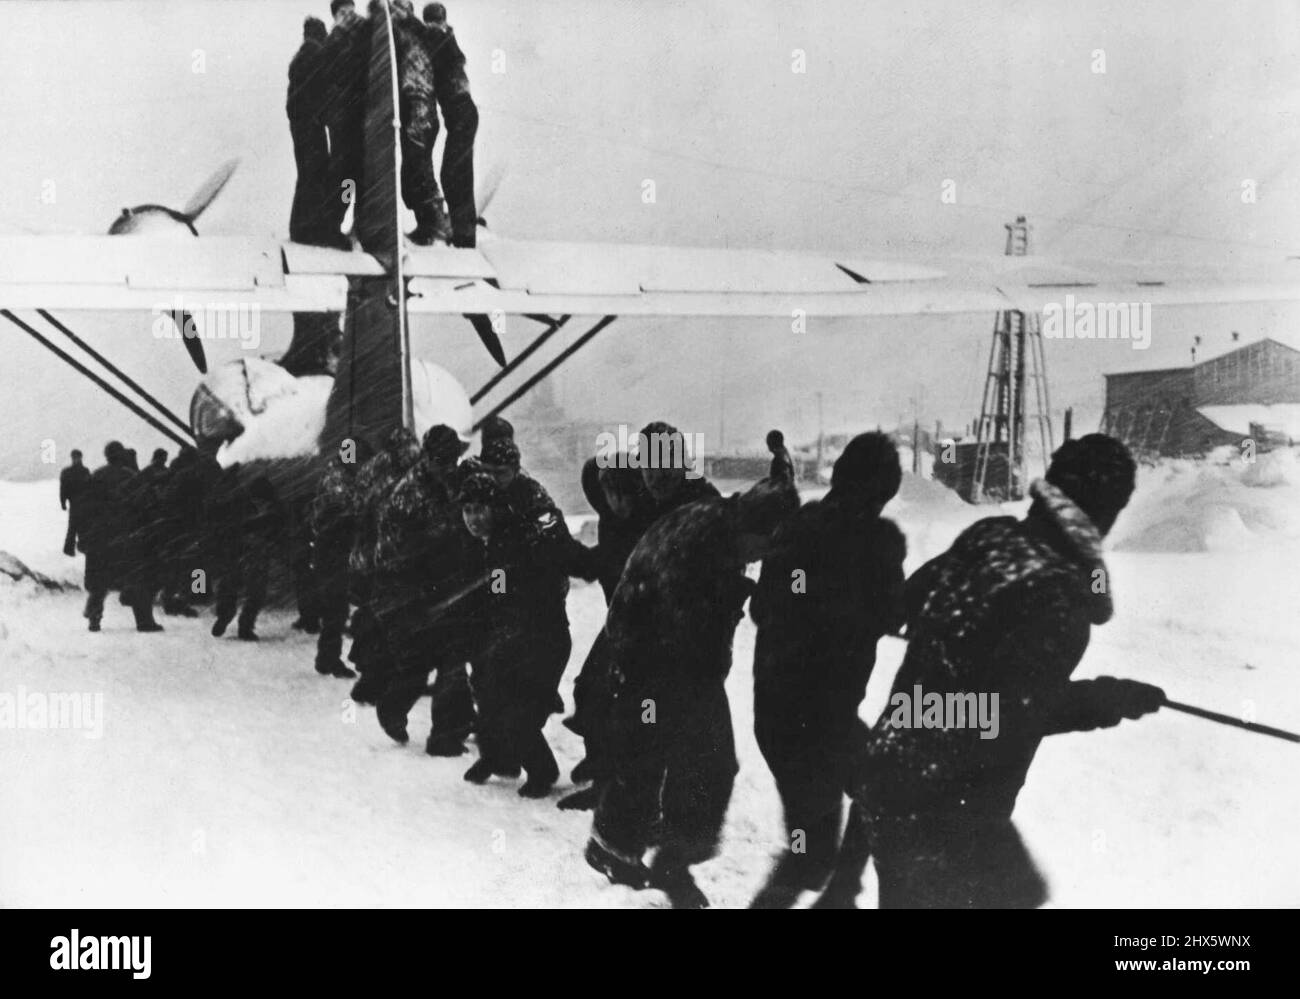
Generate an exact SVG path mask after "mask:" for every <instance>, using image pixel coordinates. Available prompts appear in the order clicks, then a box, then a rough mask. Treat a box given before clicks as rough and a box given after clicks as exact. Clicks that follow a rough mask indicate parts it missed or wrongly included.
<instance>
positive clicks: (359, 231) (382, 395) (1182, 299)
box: [0, 4, 1300, 494]
mask: <svg viewBox="0 0 1300 999" xmlns="http://www.w3.org/2000/svg"><path fill="white" fill-rule="evenodd" d="M378 9H381V10H383V11H385V16H383V17H372V18H371V19H370V20H371V29H370V30H371V31H373V33H374V34H373V38H372V46H371V64H370V68H369V78H368V86H367V95H366V102H367V107H366V109H365V111H366V129H365V173H364V184H363V185H362V191H363V193H362V194H360V195H359V196H358V199H357V202H356V204H355V205H354V211H353V226H352V232H353V240H354V246H353V249H351V250H350V251H349V250H343V249H337V248H328V247H320V246H307V245H302V244H297V243H293V242H276V241H262V240H257V239H250V238H240V237H232V236H216V237H214V236H200V235H199V232H198V227H197V225H196V223H197V221H198V219H199V216H200V215H201V214H202V213H203V211H204V210H205V209H206V208H207V206H208V205H210V204H211V203H212V201H213V199H214V198H216V197H217V196H218V195H219V193H220V191H221V189H222V188H223V187H224V186H225V184H226V182H227V181H228V180H229V179H230V176H231V174H232V173H233V171H234V169H235V165H234V163H233V162H232V163H228V164H225V165H223V166H222V167H221V168H220V169H218V170H217V171H216V173H215V174H214V175H213V176H212V177H211V178H210V179H209V180H208V181H207V182H206V183H204V184H203V185H202V186H201V187H200V189H199V191H197V192H196V193H195V195H194V197H193V198H191V200H190V202H189V203H188V204H187V205H186V206H185V207H184V208H183V209H180V210H174V209H171V208H167V207H165V206H163V205H157V204H150V205H139V206H136V207H134V208H127V209H124V210H123V212H122V214H121V215H120V216H119V217H118V218H117V219H115V220H114V221H113V222H112V224H111V227H110V228H109V231H108V233H107V234H105V235H100V236H80V235H78V236H70V235H16V236H3V237H0V318H3V319H5V320H6V321H7V322H8V323H9V324H10V325H11V326H12V327H14V328H15V329H17V330H21V331H22V332H24V333H26V334H27V335H30V336H33V337H35V338H37V339H38V340H40V341H41V342H42V343H43V344H44V345H45V346H47V347H49V348H50V349H51V350H52V351H53V352H54V353H55V354H56V355H57V356H59V357H60V358H61V359H62V360H64V361H66V362H68V363H71V364H73V365H74V366H76V367H78V369H79V370H82V371H83V373H86V374H87V376H88V377H90V378H91V379H92V380H93V381H95V383H96V384H97V385H98V386H99V387H100V388H102V389H104V390H105V391H108V392H110V393H111V394H113V395H114V397H115V398H117V399H118V400H119V401H121V402H122V403H123V404H124V405H127V406H128V407H130V408H131V409H132V411H133V412H136V413H137V415H139V416H140V417H141V418H142V419H145V420H147V421H148V422H149V423H150V424H151V425H152V426H154V427H155V428H156V429H158V430H159V431H160V432H162V433H164V434H166V435H167V436H169V437H171V438H172V439H173V440H175V441H177V442H178V443H183V444H191V443H196V444H198V445H199V446H200V447H212V448H214V450H215V452H216V454H217V457H218V460H219V461H221V463H222V464H224V465H235V464H238V465H240V467H241V468H244V467H258V468H270V469H272V470H274V471H275V474H274V475H273V476H272V477H273V480H276V481H277V485H279V486H280V487H281V488H282V489H283V490H285V491H286V492H287V493H289V494H293V493H295V492H297V493H298V494H301V492H302V491H303V490H308V489H310V488H311V487H312V484H313V483H314V481H315V478H316V477H317V476H318V475H319V472H320V468H321V466H322V462H323V460H324V458H323V456H326V455H329V454H332V453H334V452H336V450H337V449H338V448H339V447H340V445H341V444H342V443H343V442H344V441H346V440H350V439H352V440H355V439H357V438H365V439H367V440H368V442H369V443H371V444H372V445H374V444H378V443H379V442H380V441H381V440H382V438H383V437H385V436H386V435H387V434H388V432H389V431H391V429H393V428H394V427H397V426H403V425H404V426H406V427H408V428H411V429H412V430H414V431H415V432H416V433H417V434H418V433H422V432H423V431H424V430H425V429H427V428H428V427H430V426H433V425H435V424H439V423H445V424H447V425H449V426H452V427H453V428H455V429H456V430H457V432H458V433H460V434H461V435H462V437H464V438H465V439H466V440H468V439H469V438H470V436H471V435H472V434H473V433H474V431H475V429H476V428H477V426H478V425H479V424H481V423H482V422H483V420H484V419H486V418H487V417H488V416H491V415H493V414H496V413H500V412H502V411H504V410H505V409H506V408H507V407H509V406H510V405H511V404H513V403H514V402H515V401H517V400H518V399H519V398H521V397H522V396H523V395H524V394H526V393H527V392H528V391H529V390H530V389H531V388H532V387H533V386H535V385H536V384H538V383H539V382H540V381H541V380H542V379H544V378H546V377H548V376H550V375H551V374H552V373H553V372H554V371H555V370H557V369H558V368H559V367H560V366H561V365H562V364H564V363H565V362H566V361H567V360H568V359H569V358H571V357H572V356H573V355H574V354H575V353H577V352H578V351H579V350H581V349H582V348H583V347H585V346H586V345H587V344H589V343H590V342H591V341H592V340H593V339H594V338H595V337H596V336H598V335H599V334H601V333H602V332H603V331H604V330H606V329H608V328H609V327H610V326H611V325H612V324H613V323H614V322H615V321H616V320H617V319H618V318H619V317H623V316H641V317H646V316H654V317H674V318H681V319H683V320H687V319H691V318H703V317H754V318H768V319H781V320H784V321H787V322H789V323H790V325H791V329H792V330H794V331H797V330H798V329H799V328H800V326H801V324H806V323H807V322H808V321H809V320H812V319H817V318H828V317H836V318H843V317H880V316H891V315H894V316H899V315H927V314H930V315H935V314H944V313H967V312H970V313H989V312H993V313H996V312H1004V311H1020V312H1024V313H1043V312H1044V311H1045V310H1047V309H1048V308H1051V307H1057V308H1059V303H1060V302H1061V301H1062V299H1063V298H1064V296H1066V295H1072V296H1073V297H1074V298H1075V299H1076V300H1081V299H1084V298H1086V299H1087V300H1090V301H1092V302H1103V301H1104V302H1133V301H1139V302H1143V303H1150V304H1151V305H1165V304H1167V305H1195V304H1214V303H1232V302H1265V301H1295V300H1298V299H1300V258H1298V257H1294V256H1292V257H1287V256H1285V255H1281V254H1279V256H1278V258H1277V259H1276V260H1271V261H1265V262H1263V263H1262V264H1261V263H1260V262H1258V261H1256V262H1252V263H1250V264H1248V265H1247V264H1243V262H1241V261H1234V260H1232V259H1228V260H1226V261H1225V260H1216V261H1207V262H1204V263H1198V264H1188V263H1185V262H1178V263H1167V262H1166V263H1161V262H1153V261H1118V260H1106V261H1067V260H1056V259H1048V258H1044V257H1038V256H1007V255H999V256H988V257H980V258H969V257H967V258H953V259H942V260H920V261H907V260H899V259H892V258H880V257H878V256H875V255H872V254H854V253H850V254H824V255H819V254H815V253H795V252H782V251H772V250H761V249H753V250H745V249H731V248H727V249H705V248H686V247H669V246H650V245H608V244H590V243H571V242H551V241H525V240H515V239H511V238H509V237H507V236H505V235H503V234H501V233H499V232H497V231H496V230H495V228H493V229H489V228H488V227H487V225H486V223H485V222H484V221H483V219H480V223H481V225H480V229H479V234H478V235H479V238H478V240H477V246H475V247H474V248H453V247H450V246H433V247H417V246H414V245H411V244H409V242H408V241H406V240H405V238H404V237H403V234H402V225H401V221H402V219H401V199H400V196H399V195H400V191H399V189H398V178H399V177H400V175H401V174H400V149H399V142H398V129H399V127H400V125H399V122H398V119H397V115H396V113H395V108H396V107H397V77H396V69H395V67H396V58H395V50H394V45H393V29H392V23H391V19H392V12H391V10H388V6H387V4H384V5H382V6H381V7H379V8H378ZM483 204H484V200H483V199H480V202H479V208H480V213H481V214H482V209H483ZM160 302H163V303H170V305H168V307H167V308H165V309H164V310H163V312H164V313H165V317H164V316H163V315H162V314H160V310H159V303H160ZM198 309H203V310H208V311H209V312H213V313H218V314H219V313H222V312H223V311H227V310H228V311H229V313H230V314H231V315H238V314H240V310H245V311H247V310H254V311H256V312H258V313H260V312H268V313H276V312H279V313H292V314H294V315H295V316H304V315H305V316H331V317H342V337H341V340H340V341H339V342H340V344H341V346H340V348H339V350H338V352H337V362H336V364H334V365H331V366H332V367H333V370H332V372H330V371H324V370H322V371H319V372H307V373H303V372H301V371H299V372H297V373H294V372H292V371H290V370H289V369H288V368H286V367H285V366H284V365H283V364H277V363H275V362H272V361H270V360H266V359H261V358H249V359H245V360H238V361H232V362H228V363H226V364H223V365H220V366H219V367H217V368H216V369H214V370H212V371H209V370H208V369H207V363H206V359H205V356H204V351H203V330H201V329H199V326H200V324H199V323H198V321H197V320H196V319H195V317H194V316H195V311H196V310H198ZM79 311H122V312H138V313H141V314H152V315H153V316H154V318H155V320H162V319H164V318H165V321H166V322H168V323H171V324H172V326H173V327H174V330H175V338H176V339H179V340H180V341H181V343H182V344H183V345H184V347H185V349H186V350H187V351H189V353H190V356H191V358H192V359H193V361H194V363H195V366H196V367H197V369H198V371H199V373H200V375H201V380H200V381H199V384H198V386H197V388H196V390H195V394H194V397H193V401H192V403H191V406H190V413H189V420H188V422H187V421H185V420H182V419H180V418H178V417H176V416H175V415H174V414H171V413H170V412H167V411H165V410H163V409H162V407H161V405H160V404H158V403H157V400H156V399H154V398H153V397H152V396H151V395H150V394H149V393H148V392H147V391H146V390H145V389H144V388H143V387H141V386H139V385H138V384H137V383H135V382H134V381H132V380H130V379H129V378H127V377H126V376H125V375H123V374H122V373H121V372H120V371H118V370H117V369H116V368H115V367H114V366H113V365H112V364H111V362H110V361H108V359H106V358H103V357H102V356H101V355H98V354H95V353H94V352H93V351H91V349H90V348H89V345H87V344H86V343H85V342H84V341H83V340H81V339H80V338H79V337H77V335H76V334H75V333H74V332H73V331H72V330H71V328H70V327H69V325H68V323H67V321H66V320H65V319H63V318H58V317H56V315H55V314H56V313H58V314H60V316H64V315H66V314H67V313H76V312H79ZM31 313H34V315H30V314H31ZM430 315H443V316H451V317H456V316H461V317H466V319H467V320H468V323H469V326H470V327H471V328H472V329H474V331H475V332H476V334H477V335H478V336H479V338H480V339H481V340H482V342H483V343H484V345H485V346H486V347H487V348H488V350H489V351H491V352H492V354H493V357H494V358H495V359H496V360H497V362H498V364H499V365H500V367H499V370H498V371H497V372H496V373H495V374H494V375H493V377H492V378H491V379H489V380H488V382H487V383H486V384H485V385H483V386H482V387H481V388H479V389H478V390H477V391H476V392H474V393H473V394H470V393H468V392H467V391H466V390H465V388H464V387H463V386H462V385H461V383H460V382H459V381H458V380H457V379H456V378H455V377H454V376H453V375H452V374H451V373H450V372H448V371H446V370H445V369H443V368H441V367H439V366H438V365H436V364H434V363H432V362H430V361H426V360H422V359H417V358H413V357H412V356H411V350H410V336H409V322H410V319H411V317H413V316H430ZM507 316H519V317H526V318H527V319H528V320H529V321H531V322H535V323H537V324H538V326H540V330H539V332H538V333H537V336H536V338H535V339H533V340H532V342H530V343H528V344H527V345H526V346H525V347H523V349H521V350H519V351H518V352H517V353H516V354H515V356H514V357H513V358H509V359H507V358H506V357H505V354H504V350H503V348H502V345H501V341H500V338H499V336H498V331H499V327H500V324H501V321H502V319H503V318H504V317H507ZM574 317H590V319H591V324H590V325H588V326H587V327H586V328H585V329H583V330H582V331H581V332H580V333H579V334H578V335H577V336H576V337H573V338H572V340H571V342H569V343H568V345H567V346H565V347H564V348H563V349H562V350H561V351H559V352H558V354H557V355H556V356H555V357H554V358H553V359H552V360H550V361H549V362H547V363H546V364H544V365H542V366H541V367H540V368H538V369H537V370H536V371H534V372H533V373H532V374H531V375H529V376H527V377H526V378H525V379H524V380H523V382H522V383H521V384H519V385H517V387H515V388H514V389H513V390H510V391H508V393H507V394H506V395H505V396H504V397H503V398H499V399H497V400H496V401H494V402H486V401H485V400H487V399H488V396H489V394H490V393H493V392H494V391H496V390H497V389H498V387H499V386H502V385H503V383H504V381H505V379H507V378H508V377H510V376H511V375H513V374H514V373H515V372H517V371H520V369H521V367H522V366H523V365H525V364H526V363H527V362H528V361H529V360H530V358H532V357H533V356H534V355H535V354H536V353H537V351H538V350H539V349H540V348H541V347H542V346H543V344H545V343H546V342H547V341H548V340H550V339H551V338H552V337H555V336H557V335H559V334H560V333H561V331H565V333H566V335H567V334H568V333H571V332H573V329H574V328H576V324H575V327H573V328H571V327H570V326H569V324H570V322H571V320H572V319H573V318H574ZM334 322H335V324H336V326H335V328H336V329H337V322H338V320H337V318H335V320H334ZM42 324H47V328H46V330H45V332H42V331H41V325H42ZM327 326H328V323H327ZM48 327H53V329H54V330H55V331H57V332H59V333H61V334H63V335H66V336H68V337H69V338H71V339H72V340H73V342H74V343H76V344H78V345H79V346H80V347H81V348H82V349H83V350H86V351H87V352H90V353H91V354H92V356H94V357H95V358H96V359H97V360H99V361H100V362H101V363H102V364H103V365H104V366H105V368H106V369H107V370H108V371H109V372H110V373H112V374H115V375H116V376H118V377H119V378H120V379H121V380H122V381H123V382H124V384H125V385H126V386H127V387H128V388H129V389H130V390H132V391H134V392H135V393H136V394H137V396H138V397H139V398H138V399H133V398H131V397H130V396H129V395H128V394H127V393H125V392H123V391H122V390H121V389H120V388H118V387H115V386H113V385H111V384H109V383H108V381H107V380H106V379H104V378H103V377H101V376H100V375H98V374H95V373H93V372H90V371H89V370H88V369H87V368H86V367H85V366H84V365H82V364H81V362H80V361H78V360H76V359H75V358H74V357H73V356H72V355H71V354H69V353H68V352H67V351H65V350H63V349H62V348H60V347H59V346H58V345H57V344H56V343H55V342H54V339H53V338H52V337H51V336H50V335H48V334H49V332H50V331H49V329H48ZM316 328H317V329H319V328H320V327H319V324H318V325H317V327H316ZM155 333H156V331H155ZM297 336H298V333H297V325H296V327H295V342H293V343H291V345H290V348H289V350H288V351H287V352H286V354H285V357H288V356H290V355H301V354H302V353H303V351H302V349H301V348H302V347H303V345H302V344H300V343H298V342H296V341H297ZM283 360H284V358H281V361H283ZM142 403H144V405H142ZM149 404H152V405H153V407H154V410H155V411H153V412H151V411H150V410H149V408H148V405H149ZM159 411H161V412H159Z"/></svg>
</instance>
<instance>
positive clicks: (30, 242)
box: [0, 236, 1300, 319]
mask: <svg viewBox="0 0 1300 999" xmlns="http://www.w3.org/2000/svg"><path fill="white" fill-rule="evenodd" d="M404 270H405V273H406V275H407V277H408V278H409V279H410V283H409V291H410V294H411V299H410V301H409V310H410V311H411V312H412V313H417V314H463V313H488V314H490V313H492V312H496V311H500V312H504V313H509V314H529V313H531V314H548V315H620V316H684V317H685V316H753V317H773V318H787V319H788V318H790V317H791V316H793V315H795V314H796V313H801V314H803V315H806V316H809V317H835V316H844V317H852V316H888V315H924V314H942V313H961V312H996V311H999V310H1003V309H1019V310H1022V311H1026V312H1041V311H1042V310H1043V309H1044V308H1045V307H1046V306H1048V305H1049V304H1053V303H1055V304H1057V305H1064V303H1065V296H1066V295H1072V296H1073V297H1074V299H1075V301H1076V302H1080V303H1083V302H1090V303H1099V302H1124V303H1150V304H1152V305H1197V304H1215V303H1233V302H1267V301H1296V300H1300V258H1295V257H1285V256H1283V255H1282V254H1278V256H1277V257H1276V258H1275V259H1267V258H1265V259H1262V260H1261V259H1259V258H1257V257H1252V258H1251V259H1245V258H1244V257H1240V256H1238V257H1229V258H1227V259H1225V260H1222V261H1218V262H1215V263H1184V262H1165V263H1161V262H1150V261H1132V262H1130V261H1116V260H1107V261H1087V262H1078V261H1058V260H1054V259H1051V258H1046V257H1039V256H1029V257H1006V256H1000V255H999V256H988V257H979V258H945V259H936V260H929V259H927V260H918V261H915V262H911V261H906V260H900V259H883V258H873V257H871V256H870V255H867V254H854V253H845V254H834V253H825V254H823V253H797V252H785V251H764V250H744V249H727V248H723V249H706V248H698V247H693V248H692V247H668V246H643V245H627V244H598V243H562V242H534V241H524V240H511V239H502V238H498V237H495V236H488V237H485V238H484V239H483V240H482V243H481V245H480V246H479V248H478V249H472V250H470V249H453V248H451V247H443V246H439V247H429V248H417V247H408V248H407V251H406V258H405V267H404ZM382 273H383V268H382V266H381V265H380V263H379V262H378V261H377V260H376V259H375V258H374V257H372V256H370V255H369V254H366V253H362V252H359V251H358V252H351V253H349V252H344V251H339V250H330V249H324V248H321V247H314V246H303V245H299V244H294V243H279V242H275V241H258V240H253V239H241V238H229V237H211V236H205V237H202V238H199V239H176V238H159V239H151V238H149V237H147V236H7V237H0V308H5V309H33V308H43V309H51V310H69V309H71V310H89V309H93V310H119V309H120V310H144V311H149V310H155V309H159V310H172V309H175V308H177V307H178V302H179V304H180V305H181V306H182V307H189V308H197V307H202V306H204V305H207V306H220V305H256V306H258V307H260V308H262V309H265V310H267V311H272V312H339V311H342V310H343V308H344V305H345V302H346V298H347V289H348V280H349V278H351V277H360V276H377V275H380V274H382Z"/></svg>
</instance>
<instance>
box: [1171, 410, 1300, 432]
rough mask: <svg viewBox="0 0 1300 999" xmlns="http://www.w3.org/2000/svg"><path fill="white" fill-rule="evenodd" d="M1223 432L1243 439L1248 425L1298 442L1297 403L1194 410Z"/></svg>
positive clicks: (1298, 417)
mask: <svg viewBox="0 0 1300 999" xmlns="http://www.w3.org/2000/svg"><path fill="white" fill-rule="evenodd" d="M1196 411H1197V412H1198V413H1200V414H1201V415H1202V416H1204V417H1205V418H1206V419H1207V420H1209V421H1210V422H1211V423H1213V424H1214V425H1215V426H1217V427H1219V428H1220V429H1222V430H1226V431H1228V433H1232V434H1241V435H1242V436H1243V437H1245V436H1246V435H1247V434H1249V433H1250V425H1251V424H1252V423H1257V424H1259V425H1260V426H1262V427H1264V429H1265V430H1273V431H1277V432H1279V433H1281V434H1283V435H1285V436H1286V437H1290V438H1293V439H1300V403H1293V402H1282V403H1274V404H1273V405H1271V406H1266V405H1263V404H1262V403H1238V404H1237V405H1233V406H1201V407H1199V408H1198V409H1197V410H1196Z"/></svg>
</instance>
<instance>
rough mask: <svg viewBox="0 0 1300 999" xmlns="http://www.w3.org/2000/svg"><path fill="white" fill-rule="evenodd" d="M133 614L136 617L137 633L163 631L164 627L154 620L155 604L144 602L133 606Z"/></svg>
mask: <svg viewBox="0 0 1300 999" xmlns="http://www.w3.org/2000/svg"><path fill="white" fill-rule="evenodd" d="M131 612H132V613H133V614H134V615H135V630H136V631H146V632H147V631H162V630H163V626H162V625H161V624H159V623H158V622H157V621H155V620H154V619H153V602H152V601H149V602H148V603H145V602H143V601H141V602H139V603H136V604H133V605H132V606H131Z"/></svg>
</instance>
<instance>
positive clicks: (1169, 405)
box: [1101, 338, 1300, 457]
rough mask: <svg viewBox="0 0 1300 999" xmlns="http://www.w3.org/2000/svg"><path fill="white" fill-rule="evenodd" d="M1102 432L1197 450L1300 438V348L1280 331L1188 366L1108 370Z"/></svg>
mask: <svg viewBox="0 0 1300 999" xmlns="http://www.w3.org/2000/svg"><path fill="white" fill-rule="evenodd" d="M1101 430H1102V432H1103V433H1107V434H1110V435H1111V436H1113V437H1117V438H1119V439H1120V440H1122V441H1123V442H1124V443H1125V444H1127V445H1128V446H1129V448H1131V449H1132V450H1133V451H1134V452H1135V453H1138V454H1142V455H1148V456H1155V455H1160V456H1165V457H1178V456H1192V455H1199V454H1204V453H1205V452H1207V451H1209V450H1211V449H1213V448H1216V447H1221V446H1223V445H1232V446H1236V445H1239V444H1240V443H1241V441H1242V440H1243V438H1246V437H1251V438H1253V439H1255V440H1256V442H1257V443H1258V444H1259V446H1260V447H1263V448H1267V447H1271V446H1277V445H1280V444H1282V445H1284V444H1290V443H1294V442H1296V441H1297V440H1300V350H1295V349H1294V348H1292V347H1289V346H1287V345H1286V344H1284V343H1281V342H1279V341H1277V340H1274V339H1271V338H1269V339H1264V340H1258V341H1256V342H1254V343H1248V344H1244V345H1243V346H1240V347H1237V348H1235V349H1233V350H1230V351H1228V352H1227V353H1225V354H1221V355H1219V356H1217V357H1212V358H1208V359H1206V360H1203V361H1201V362H1199V363H1196V364H1192V365H1190V366H1188V367H1185V368H1161V369H1159V370H1155V371H1128V372H1123V373H1120V374H1111V375H1106V408H1105V412H1104V413H1103V415H1102V421H1101Z"/></svg>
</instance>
